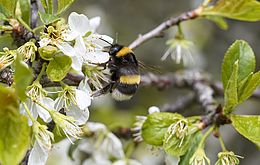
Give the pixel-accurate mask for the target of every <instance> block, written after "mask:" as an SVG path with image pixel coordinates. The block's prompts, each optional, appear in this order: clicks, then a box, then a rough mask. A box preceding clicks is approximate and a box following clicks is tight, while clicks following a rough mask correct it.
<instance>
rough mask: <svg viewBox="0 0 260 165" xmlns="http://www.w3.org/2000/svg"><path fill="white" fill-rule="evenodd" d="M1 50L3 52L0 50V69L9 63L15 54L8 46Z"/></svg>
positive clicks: (12, 60)
mask: <svg viewBox="0 0 260 165" xmlns="http://www.w3.org/2000/svg"><path fill="white" fill-rule="evenodd" d="M3 50H4V52H0V71H1V70H3V69H4V68H6V67H8V66H9V65H11V64H12V63H13V62H14V60H15V58H16V56H17V54H16V51H15V50H9V49H8V48H4V49H3Z"/></svg>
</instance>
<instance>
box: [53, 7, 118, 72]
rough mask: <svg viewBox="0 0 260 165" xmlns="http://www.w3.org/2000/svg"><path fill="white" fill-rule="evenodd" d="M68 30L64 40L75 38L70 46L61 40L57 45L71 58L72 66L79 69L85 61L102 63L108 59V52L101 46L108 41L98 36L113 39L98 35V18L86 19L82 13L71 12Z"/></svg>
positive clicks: (109, 40) (111, 40) (110, 40)
mask: <svg viewBox="0 0 260 165" xmlns="http://www.w3.org/2000/svg"><path fill="white" fill-rule="evenodd" d="M68 24H69V30H68V31H67V33H65V34H64V36H65V38H64V40H65V41H72V40H75V44H74V45H73V46H72V45H71V44H70V43H68V42H61V43H60V44H58V45H57V47H58V48H59V49H60V50H61V51H62V52H63V53H64V54H65V55H68V56H70V57H71V58H72V68H73V69H74V70H76V71H79V72H80V71H81V68H82V65H83V64H85V63H104V62H107V61H108V60H109V54H108V53H107V52H103V51H102V48H103V47H104V46H108V43H106V42H104V41H102V40H100V38H102V39H104V40H106V41H108V42H110V43H112V42H113V39H112V38H110V37H109V36H106V35H99V34H97V33H96V29H97V27H98V26H99V24H100V18H99V17H95V18H92V19H90V20H89V19H88V18H87V16H85V15H83V14H77V13H75V12H73V13H71V14H70V16H69V20H68Z"/></svg>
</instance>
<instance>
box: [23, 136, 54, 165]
mask: <svg viewBox="0 0 260 165" xmlns="http://www.w3.org/2000/svg"><path fill="white" fill-rule="evenodd" d="M48 152H49V151H48V150H46V149H43V148H42V147H41V146H40V145H39V144H38V142H37V141H36V142H35V143H34V146H33V148H32V151H31V153H30V155H29V159H28V165H45V163H46V161H47V159H48Z"/></svg>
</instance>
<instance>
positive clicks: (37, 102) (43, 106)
mask: <svg viewBox="0 0 260 165" xmlns="http://www.w3.org/2000/svg"><path fill="white" fill-rule="evenodd" d="M31 99H32V98H31ZM32 101H33V102H35V103H36V104H38V105H39V106H40V107H42V108H43V109H45V110H46V111H48V112H49V113H50V114H51V112H52V110H50V109H49V108H47V107H46V106H45V105H44V104H42V103H41V102H39V101H38V100H36V99H32Z"/></svg>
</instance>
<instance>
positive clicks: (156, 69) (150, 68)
mask: <svg viewBox="0 0 260 165" xmlns="http://www.w3.org/2000/svg"><path fill="white" fill-rule="evenodd" d="M138 66H139V68H140V69H141V70H143V71H146V72H147V71H150V72H153V73H158V74H160V73H162V72H161V69H160V68H159V67H158V66H151V65H147V64H145V63H143V62H141V61H139V60H138Z"/></svg>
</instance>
